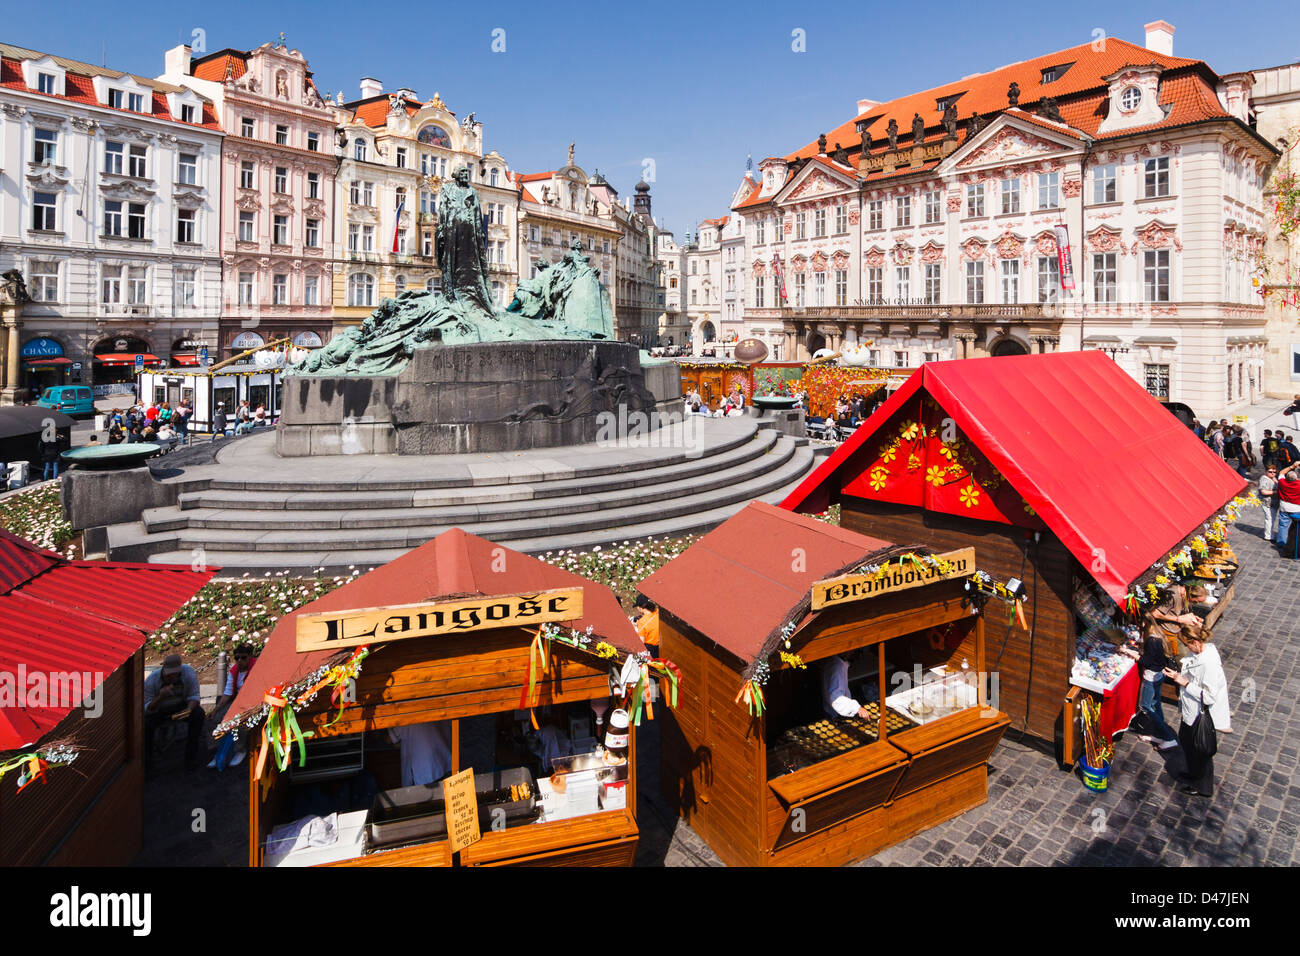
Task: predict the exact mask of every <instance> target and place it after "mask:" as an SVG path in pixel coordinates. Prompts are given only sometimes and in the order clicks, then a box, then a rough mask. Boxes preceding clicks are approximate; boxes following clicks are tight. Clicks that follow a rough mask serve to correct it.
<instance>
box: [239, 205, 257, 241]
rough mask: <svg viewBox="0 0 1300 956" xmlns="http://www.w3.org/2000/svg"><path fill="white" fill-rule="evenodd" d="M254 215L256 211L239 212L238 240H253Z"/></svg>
mask: <svg viewBox="0 0 1300 956" xmlns="http://www.w3.org/2000/svg"><path fill="white" fill-rule="evenodd" d="M256 215H257V213H253V212H241V213H240V214H239V241H240V242H252V241H253V224H254V221H255V220H254V217H255V216H256Z"/></svg>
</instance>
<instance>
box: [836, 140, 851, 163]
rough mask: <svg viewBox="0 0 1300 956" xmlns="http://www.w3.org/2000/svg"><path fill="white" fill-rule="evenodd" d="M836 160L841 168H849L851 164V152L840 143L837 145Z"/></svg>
mask: <svg viewBox="0 0 1300 956" xmlns="http://www.w3.org/2000/svg"><path fill="white" fill-rule="evenodd" d="M834 159H835V162H837V163H839V164H840V165H841V166H847V165H848V164H849V151H848V150H847V149H845V148H844V147H843V146H841V145H840V144H839V143H836V144H835V155H834Z"/></svg>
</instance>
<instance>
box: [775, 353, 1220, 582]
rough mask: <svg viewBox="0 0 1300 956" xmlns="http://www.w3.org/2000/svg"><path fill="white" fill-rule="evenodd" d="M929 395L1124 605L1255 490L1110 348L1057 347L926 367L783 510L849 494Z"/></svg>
mask: <svg viewBox="0 0 1300 956" xmlns="http://www.w3.org/2000/svg"><path fill="white" fill-rule="evenodd" d="M918 392H923V393H925V394H926V395H928V396H929V397H930V398H931V399H933V400H934V402H936V403H937V404H938V405H939V407H940V409H942V412H943V413H944V414H946V415H948V416H950V417H951V418H952V420H953V422H954V423H955V425H956V427H957V428H958V429H960V431H961V432H962V433H963V434H964V435H965V436H966V437H967V438H968V439H969V440H970V441H971V442H972V443H973V444H974V445H975V446H976V448H977V449H978V450H979V452H980V453H981V454H983V455H984V456H985V457H986V458H987V459H988V460H989V462H990V463H991V464H992V465H993V467H994V468H995V469H996V470H997V471H998V472H999V473H1000V474H1001V475H1002V477H1003V478H1004V479H1005V480H1006V481H1007V482H1008V483H1009V484H1010V485H1011V486H1012V488H1014V490H1015V491H1016V492H1018V493H1019V494H1020V495H1021V496H1022V497H1023V498H1024V500H1025V502H1027V503H1028V505H1030V506H1031V507H1032V508H1033V509H1034V510H1035V511H1036V512H1037V515H1038V517H1039V518H1041V519H1042V521H1043V522H1044V523H1045V524H1046V525H1047V527H1048V528H1049V529H1050V530H1051V531H1052V533H1053V534H1055V535H1056V536H1057V537H1058V538H1059V539H1060V540H1061V543H1062V544H1064V545H1065V546H1066V548H1068V549H1069V550H1070V552H1071V553H1072V554H1073V555H1074V556H1075V557H1076V558H1077V559H1078V560H1079V562H1080V563H1081V564H1082V565H1083V567H1084V568H1087V569H1089V571H1090V573H1092V575H1093V577H1094V578H1095V579H1096V580H1097V583H1098V584H1100V585H1101V586H1102V587H1103V588H1105V590H1106V592H1107V593H1108V594H1110V596H1111V597H1113V598H1115V599H1116V600H1120V599H1121V598H1123V597H1124V596H1125V594H1127V593H1128V590H1129V587H1130V585H1131V584H1132V583H1133V582H1134V581H1135V580H1137V579H1138V578H1139V577H1140V576H1141V575H1142V574H1143V573H1144V572H1146V571H1148V570H1149V569H1150V567H1151V565H1152V564H1154V563H1155V562H1157V561H1159V560H1161V559H1163V558H1164V557H1165V555H1166V554H1168V553H1169V552H1170V551H1172V550H1173V549H1175V548H1176V547H1177V546H1178V545H1179V544H1180V543H1181V542H1182V541H1183V540H1184V539H1185V538H1186V537H1188V536H1189V535H1191V534H1193V533H1195V532H1196V531H1198V530H1199V529H1200V527H1201V526H1202V524H1203V523H1204V522H1205V521H1206V520H1207V519H1208V518H1210V517H1212V516H1213V515H1214V514H1215V513H1216V512H1217V511H1218V510H1219V509H1220V508H1222V507H1223V505H1224V504H1225V503H1226V502H1228V501H1229V500H1231V499H1232V498H1233V496H1235V495H1237V494H1239V493H1241V492H1242V491H1243V490H1244V488H1245V486H1246V483H1245V481H1244V480H1243V479H1242V478H1241V477H1240V476H1239V475H1238V474H1237V473H1236V472H1235V471H1233V470H1232V469H1231V468H1229V467H1228V466H1227V465H1226V464H1224V462H1223V460H1222V459H1220V458H1218V457H1217V456H1216V455H1215V454H1214V453H1213V452H1211V451H1210V450H1209V449H1208V448H1207V447H1206V446H1205V444H1204V443H1203V442H1202V441H1201V440H1200V439H1198V438H1197V437H1196V435H1195V434H1193V433H1192V432H1191V430H1189V429H1188V428H1187V427H1186V426H1184V425H1183V424H1182V423H1181V422H1179V421H1178V419H1176V418H1174V416H1173V415H1171V414H1170V413H1169V412H1168V411H1167V410H1166V409H1165V408H1164V406H1162V405H1161V404H1160V403H1159V402H1158V401H1156V399H1155V398H1153V397H1152V396H1151V395H1150V394H1148V393H1147V391H1146V390H1145V389H1143V388H1142V387H1141V386H1140V385H1139V384H1138V383H1137V382H1136V381H1134V380H1133V378H1132V377H1131V376H1130V375H1129V374H1128V373H1127V372H1125V371H1124V370H1123V369H1121V368H1120V367H1119V366H1118V365H1116V364H1115V362H1114V361H1112V360H1111V359H1110V358H1109V357H1108V356H1106V355H1105V354H1104V353H1102V352H1098V351H1087V352H1053V353H1049V354H1046V355H1021V356H1013V357H1004V358H978V359H964V360H959V361H952V362H929V363H926V364H925V365H923V366H922V367H921V368H920V369H918V370H917V371H916V372H915V373H914V374H913V375H912V377H911V378H909V379H908V380H907V382H906V383H905V384H904V385H903V386H902V388H900V389H899V390H898V391H897V392H895V393H894V394H893V395H892V396H891V397H890V399H889V400H888V401H887V402H885V404H884V405H883V406H881V408H879V409H878V410H877V411H876V413H875V414H874V415H873V416H872V417H871V418H870V419H868V420H867V422H866V423H865V424H864V425H863V426H862V427H860V428H858V430H857V431H856V432H854V433H853V436H852V437H851V438H850V439H849V440H848V441H846V442H845V443H844V444H843V445H841V446H840V447H839V448H838V449H837V450H836V452H835V453H834V454H833V455H831V456H830V458H828V459H827V460H826V461H825V462H823V463H822V465H821V467H819V468H818V469H817V470H816V471H814V472H813V473H812V474H811V475H809V476H808V477H807V478H806V479H805V480H804V481H803V483H802V484H801V485H800V486H799V487H798V488H796V489H795V490H794V491H793V492H792V493H791V494H790V496H789V497H788V498H786V500H785V501H784V502H782V504H781V506H782V507H783V508H788V509H790V510H792V511H804V512H808V511H822V510H824V509H825V508H826V507H827V506H828V505H829V504H831V503H834V502H835V501H838V500H839V498H840V495H841V492H842V491H843V489H844V488H845V487H846V486H847V485H848V484H849V483H850V482H853V481H854V479H858V478H860V477H862V472H863V471H864V470H865V469H867V468H869V467H870V465H871V459H870V458H869V452H868V451H867V450H866V449H867V448H868V447H869V443H870V442H871V439H872V436H873V435H876V434H877V432H878V431H880V430H881V429H883V428H884V427H885V426H886V423H887V422H889V421H890V419H891V418H892V416H893V415H894V413H895V412H896V411H898V410H899V409H901V408H902V407H903V406H904V404H905V403H907V402H908V401H910V400H911V399H912V398H913V397H914V396H915V395H916V394H917V393H918ZM859 487H862V485H861V484H859ZM952 513H954V514H960V512H952ZM1098 555H1104V556H1105V561H1104V563H1101V564H1102V570H1100V571H1092V570H1091V569H1092V568H1093V567H1094V565H1097V564H1098V563H1099V562H1097V560H1096V558H1097V556H1098Z"/></svg>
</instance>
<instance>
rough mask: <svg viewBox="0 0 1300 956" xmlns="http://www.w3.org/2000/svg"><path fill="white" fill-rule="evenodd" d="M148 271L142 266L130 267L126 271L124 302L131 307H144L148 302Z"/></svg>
mask: <svg viewBox="0 0 1300 956" xmlns="http://www.w3.org/2000/svg"><path fill="white" fill-rule="evenodd" d="M148 277H149V270H148V269H146V268H145V267H144V266H131V267H130V268H129V269H127V270H126V301H127V302H128V303H130V304H131V305H144V304H145V303H146V302H147V301H148V297H147V296H146V295H145V290H146V288H147V287H148Z"/></svg>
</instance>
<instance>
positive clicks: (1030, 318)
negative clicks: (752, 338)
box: [746, 302, 1061, 322]
mask: <svg viewBox="0 0 1300 956" xmlns="http://www.w3.org/2000/svg"><path fill="white" fill-rule="evenodd" d="M746 312H747V314H748V315H753V316H754V317H756V318H757V317H762V318H778V317H779V318H781V319H782V320H784V321H787V322H798V321H830V322H880V321H891V320H897V321H900V322H948V321H952V320H958V321H962V320H965V321H975V322H1037V321H1043V320H1049V321H1050V320H1054V319H1056V318H1057V317H1058V316H1059V315H1060V313H1061V306H1060V304H1059V303H1055V302H1033V303H1018V304H1014V305H1000V304H983V305H967V304H965V303H961V304H948V303H927V302H916V303H883V302H882V303H872V304H871V305H838V306H832V305H826V306H802V307H784V308H781V309H749V310H746Z"/></svg>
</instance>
